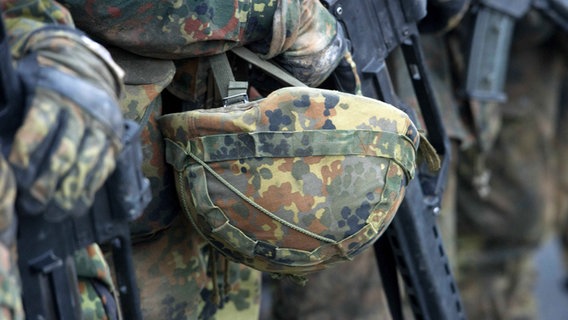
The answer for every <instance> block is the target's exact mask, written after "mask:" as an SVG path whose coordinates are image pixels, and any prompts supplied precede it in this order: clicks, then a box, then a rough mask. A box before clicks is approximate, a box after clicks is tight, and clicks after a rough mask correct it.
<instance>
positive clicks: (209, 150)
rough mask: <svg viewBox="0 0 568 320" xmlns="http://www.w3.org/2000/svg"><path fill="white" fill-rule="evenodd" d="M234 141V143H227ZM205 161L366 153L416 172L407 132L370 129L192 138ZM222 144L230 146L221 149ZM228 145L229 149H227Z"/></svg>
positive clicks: (191, 146) (409, 173) (410, 173)
mask: <svg viewBox="0 0 568 320" xmlns="http://www.w3.org/2000/svg"><path fill="white" fill-rule="evenodd" d="M227 141H230V146H227ZM188 146H189V149H190V150H191V152H192V153H194V154H195V155H196V156H197V157H199V158H200V159H202V160H203V161H205V162H214V161H227V160H239V159H248V158H257V157H265V158H274V157H277V158H281V157H306V156H333V155H336V156H346V155H363V156H372V157H381V158H388V159H392V160H394V161H395V162H397V163H398V164H399V165H400V166H401V167H402V168H403V169H404V171H405V173H406V174H407V176H408V177H409V179H410V178H412V177H413V176H414V165H413V164H414V162H415V150H414V147H413V144H412V142H411V141H410V140H409V139H408V138H407V137H406V136H404V135H399V134H397V133H392V132H377V131H370V130H306V131H294V132H286V131H264V132H244V133H229V134H216V135H210V136H203V137H198V138H196V139H192V140H189V141H188ZM220 146H224V147H225V148H226V149H225V150H224V152H219V150H220V148H219V147H220ZM227 148H228V149H227Z"/></svg>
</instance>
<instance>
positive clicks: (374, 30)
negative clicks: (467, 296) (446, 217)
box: [322, 0, 465, 320]
mask: <svg viewBox="0 0 568 320" xmlns="http://www.w3.org/2000/svg"><path fill="white" fill-rule="evenodd" d="M322 2H323V3H324V5H326V7H327V8H328V9H329V11H330V12H331V13H332V14H334V15H335V17H336V18H337V20H338V21H339V23H341V24H342V26H343V28H344V30H345V32H346V34H347V37H348V38H349V40H350V41H351V46H352V54H353V59H354V61H355V63H356V64H357V66H358V69H359V70H358V72H359V77H360V79H361V87H362V88H361V89H362V92H363V95H365V96H367V97H371V98H375V99H379V100H382V101H385V102H388V103H390V104H392V105H394V106H396V107H398V108H400V109H401V110H403V111H405V112H406V113H407V114H408V115H409V116H410V118H411V119H412V120H413V121H414V123H416V124H418V123H419V122H418V121H417V120H418V119H417V117H416V114H415V112H414V110H412V109H411V108H410V107H408V106H406V105H404V104H403V103H402V102H401V100H400V98H399V97H398V96H397V94H396V92H395V89H394V87H393V84H392V82H391V79H390V76H389V71H388V68H387V62H386V61H387V58H388V57H389V55H390V54H391V53H392V52H393V51H394V50H395V49H396V48H401V49H402V54H403V56H404V59H405V62H406V65H407V68H408V72H409V76H410V79H411V80H412V84H413V88H414V91H415V95H416V97H417V100H418V102H419V105H420V109H421V111H422V115H423V117H424V121H425V125H426V129H427V132H428V138H429V140H430V142H431V143H432V145H433V146H434V148H435V149H436V151H437V153H438V154H439V155H441V156H442V165H441V169H440V170H439V171H438V172H431V171H430V170H429V169H428V168H427V167H426V166H421V167H419V168H418V174H417V178H414V179H413V180H411V181H410V182H409V184H408V186H407V190H406V196H405V198H404V200H403V202H402V204H401V206H400V208H399V210H398V212H397V214H396V216H395V217H394V219H393V221H392V223H391V225H390V226H389V227H388V228H387V230H386V231H385V235H384V236H383V237H381V238H379V240H378V241H377V242H376V243H375V245H374V248H375V253H376V256H377V262H378V265H379V271H380V274H381V279H382V280H383V284H384V287H385V293H386V295H387V298H388V302H389V308H390V311H391V314H392V316H393V318H394V319H402V310H401V300H400V292H399V285H398V281H397V273H396V271H397V269H398V271H399V272H400V274H401V276H402V278H403V279H404V283H405V284H406V292H407V295H408V298H409V299H408V300H409V303H410V305H411V307H412V310H413V313H414V315H415V317H416V318H417V319H434V320H438V319H451V320H454V319H464V318H465V315H464V311H463V310H462V305H461V299H460V295H459V292H458V289H457V286H456V284H455V281H454V278H453V275H452V272H451V269H450V267H449V261H448V258H447V256H446V255H445V252H444V249H443V244H442V240H441V237H440V233H439V231H438V228H437V223H436V215H437V213H438V212H439V210H440V209H439V208H440V203H441V197H442V193H443V190H444V187H445V181H446V177H447V169H448V163H449V161H450V153H449V152H448V151H449V139H448V137H447V135H446V133H445V130H444V127H443V124H442V121H441V117H440V112H439V107H438V105H437V102H436V100H435V99H434V95H433V91H432V89H431V86H430V82H429V79H428V74H427V72H426V67H425V65H424V58H423V54H422V51H421V47H420V43H419V33H418V28H417V22H418V21H419V20H420V19H421V18H423V17H424V16H425V14H426V2H425V1H420V0H402V1H401V0H359V1H345V2H343V1H341V0H324V1H322ZM369 31H371V32H369Z"/></svg>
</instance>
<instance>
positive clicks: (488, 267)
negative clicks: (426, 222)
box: [458, 11, 565, 319]
mask: <svg viewBox="0 0 568 320" xmlns="http://www.w3.org/2000/svg"><path fill="white" fill-rule="evenodd" d="M551 31H552V28H551V25H549V24H548V23H547V22H546V21H544V20H543V17H542V16H540V15H538V14H537V13H536V12H534V11H531V12H529V14H527V15H526V16H525V17H524V18H523V19H522V20H520V21H519V22H518V23H517V27H516V30H515V34H514V40H513V45H512V49H511V54H510V65H509V68H508V75H507V83H506V88H505V92H506V94H507V95H508V100H507V102H506V103H504V104H503V105H501V106H500V107H499V109H498V113H499V114H500V118H499V119H500V121H501V124H500V130H499V131H497V135H496V136H495V142H494V145H493V146H492V147H491V148H490V149H489V151H488V152H487V153H486V154H481V155H482V156H485V157H486V161H485V162H484V163H485V166H486V168H487V169H488V170H489V171H488V172H489V173H490V179H489V180H486V181H487V182H488V184H487V185H486V187H488V188H489V189H487V191H488V192H486V193H484V192H481V193H480V192H478V190H479V189H478V188H477V186H476V184H475V181H474V177H475V175H476V170H475V169H476V168H479V163H480V162H479V159H480V158H479V157H480V153H479V151H478V150H479V149H476V148H469V149H466V150H464V151H463V152H462V154H461V158H460V163H459V166H460V177H459V178H460V191H459V193H458V214H459V215H458V256H459V277H458V278H459V287H460V290H461V294H462V298H463V300H464V303H465V309H466V312H467V313H468V317H469V318H470V319H535V318H538V316H537V308H536V303H535V299H534V297H533V284H534V276H535V275H534V266H533V254H534V251H535V250H536V248H537V247H538V245H539V244H540V243H541V242H542V240H543V238H544V236H545V235H547V233H548V232H550V230H551V221H552V220H553V218H554V216H555V212H554V211H555V210H556V209H557V208H556V207H555V203H556V199H557V197H558V195H559V194H558V191H559V189H558V188H557V176H558V175H559V170H558V169H557V167H556V165H557V164H558V163H557V161H558V158H557V156H559V155H560V153H559V152H556V151H557V150H555V148H556V147H557V146H558V144H557V143H558V141H559V140H562V138H563V137H562V136H560V135H557V133H558V131H557V128H556V125H557V122H556V119H557V117H558V116H559V101H558V98H559V92H560V84H561V79H562V76H563V73H564V68H565V58H564V53H563V52H562V51H561V50H559V47H558V46H555V44H554V43H553V41H551V37H550V36H551V35H552V32H551ZM561 143H565V142H562V141H561ZM477 172H479V171H477Z"/></svg>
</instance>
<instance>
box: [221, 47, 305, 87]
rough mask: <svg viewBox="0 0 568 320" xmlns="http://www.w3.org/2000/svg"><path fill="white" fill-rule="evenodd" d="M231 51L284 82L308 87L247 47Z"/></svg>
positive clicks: (293, 85) (294, 85)
mask: <svg viewBox="0 0 568 320" xmlns="http://www.w3.org/2000/svg"><path fill="white" fill-rule="evenodd" d="M231 51H232V52H233V53H234V54H236V55H237V56H238V57H240V58H241V59H244V60H246V61H248V62H249V63H251V64H253V65H255V66H256V67H258V68H260V69H262V70H264V72H266V73H268V74H269V75H271V76H273V77H275V78H276V79H278V80H280V81H282V82H284V83H285V84H287V85H289V86H292V87H307V85H306V84H304V83H303V82H302V81H300V80H298V79H296V78H294V77H293V76H292V75H290V74H289V73H288V72H287V71H284V70H282V69H281V68H280V67H278V66H277V65H275V64H274V63H271V62H269V61H266V60H262V59H261V58H260V57H259V56H258V55H256V54H255V53H254V52H252V51H250V50H249V49H247V48H245V47H238V48H233V49H231Z"/></svg>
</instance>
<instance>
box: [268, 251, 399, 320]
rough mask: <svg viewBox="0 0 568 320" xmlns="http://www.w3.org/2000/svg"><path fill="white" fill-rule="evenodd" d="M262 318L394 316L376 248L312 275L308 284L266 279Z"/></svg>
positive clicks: (324, 319) (288, 319)
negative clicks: (378, 266)
mask: <svg viewBox="0 0 568 320" xmlns="http://www.w3.org/2000/svg"><path fill="white" fill-rule="evenodd" d="M263 287H264V288H265V289H266V295H265V296H267V297H268V299H265V300H263V313H262V316H261V318H260V319H261V320H270V319H282V320H294V319H302V320H304V319H306V320H310V319H313V320H320V319H322V320H327V319H329V320H334V319H337V320H342V319H354V320H364V319H369V320H370V319H390V314H389V310H388V306H387V303H386V297H385V294H384V292H383V287H382V284H381V279H380V277H379V273H378V269H377V263H376V261H375V254H374V252H373V250H372V249H370V250H367V251H366V252H364V253H362V254H360V255H359V256H357V257H356V258H355V259H354V260H353V261H350V262H346V263H341V264H338V265H336V266H333V267H331V268H330V269H326V270H323V271H319V272H316V273H313V274H310V275H308V281H307V282H306V284H305V285H304V286H301V285H299V284H298V283H296V282H293V281H291V280H290V279H287V278H283V279H272V278H266V281H265V282H264V283H263Z"/></svg>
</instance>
